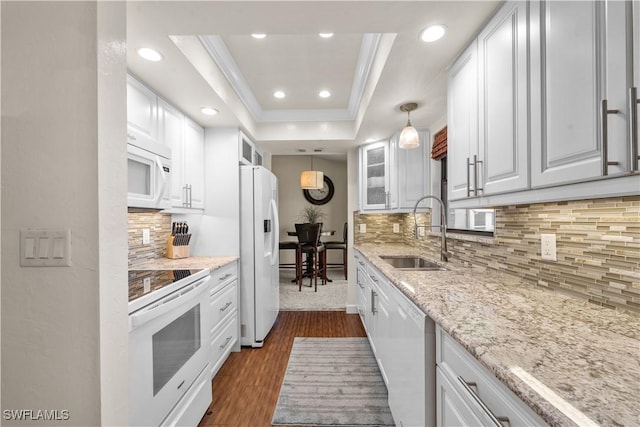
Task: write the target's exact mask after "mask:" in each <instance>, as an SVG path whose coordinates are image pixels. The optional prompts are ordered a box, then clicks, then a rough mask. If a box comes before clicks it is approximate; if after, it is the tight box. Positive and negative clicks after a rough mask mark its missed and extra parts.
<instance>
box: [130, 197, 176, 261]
mask: <svg viewBox="0 0 640 427" xmlns="http://www.w3.org/2000/svg"><path fill="white" fill-rule="evenodd" d="M127 216H128V223H129V224H128V230H129V231H128V232H129V268H131V267H133V266H135V265H138V264H141V263H143V262H146V261H151V260H153V259H155V258H163V257H165V256H166V253H167V238H168V237H169V235H170V234H171V214H166V213H160V212H159V211H150V210H145V209H135V208H129V212H128V215H127ZM145 228H148V229H149V236H150V238H151V240H150V244H149V245H143V244H142V230H143V229H145Z"/></svg>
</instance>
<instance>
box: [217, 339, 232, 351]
mask: <svg viewBox="0 0 640 427" xmlns="http://www.w3.org/2000/svg"><path fill="white" fill-rule="evenodd" d="M232 339H233V336H229V337H227V339H226V340H224V342H223V343H222V344H221V345H220V350H223V349H224V348H225V347H226V346H227V345H228V344H229V342H231V340H232Z"/></svg>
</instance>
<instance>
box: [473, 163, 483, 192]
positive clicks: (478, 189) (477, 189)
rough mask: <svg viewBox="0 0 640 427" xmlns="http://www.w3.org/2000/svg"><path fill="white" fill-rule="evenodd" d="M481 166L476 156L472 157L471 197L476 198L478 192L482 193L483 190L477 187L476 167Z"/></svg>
mask: <svg viewBox="0 0 640 427" xmlns="http://www.w3.org/2000/svg"><path fill="white" fill-rule="evenodd" d="M479 164H480V165H481V164H483V163H482V160H478V156H477V155H475V154H474V155H473V195H474V196H477V195H478V191H484V188H482V187H478V165H479Z"/></svg>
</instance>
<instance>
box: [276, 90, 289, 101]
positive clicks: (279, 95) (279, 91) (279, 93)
mask: <svg viewBox="0 0 640 427" xmlns="http://www.w3.org/2000/svg"><path fill="white" fill-rule="evenodd" d="M273 96H275V97H276V98H278V99H282V98H284V97H285V96H287V95H286V94H285V93H284V92H283V91H281V90H277V91H275V92H273Z"/></svg>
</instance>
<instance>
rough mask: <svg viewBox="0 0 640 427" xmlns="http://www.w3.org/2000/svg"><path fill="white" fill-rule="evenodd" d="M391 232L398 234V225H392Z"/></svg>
mask: <svg viewBox="0 0 640 427" xmlns="http://www.w3.org/2000/svg"><path fill="white" fill-rule="evenodd" d="M393 232H394V233H399V232H400V224H393Z"/></svg>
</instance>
